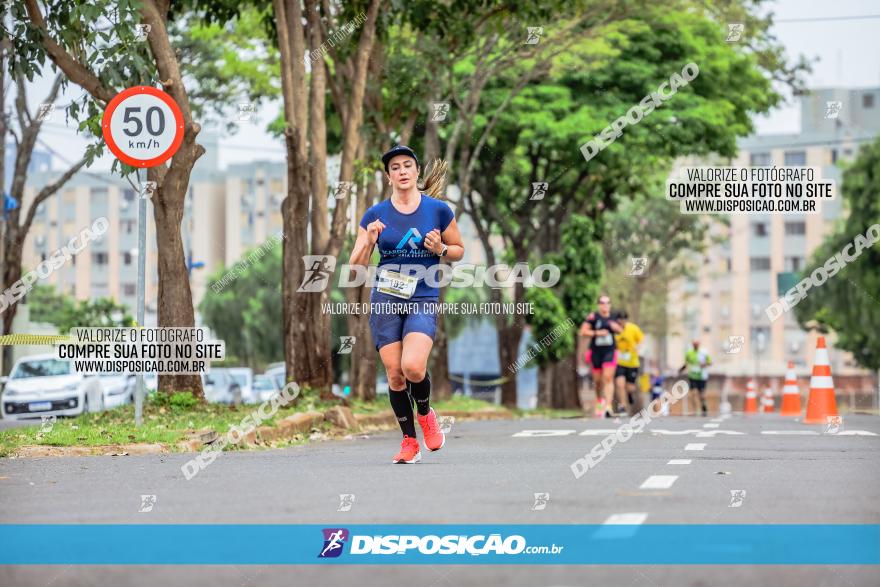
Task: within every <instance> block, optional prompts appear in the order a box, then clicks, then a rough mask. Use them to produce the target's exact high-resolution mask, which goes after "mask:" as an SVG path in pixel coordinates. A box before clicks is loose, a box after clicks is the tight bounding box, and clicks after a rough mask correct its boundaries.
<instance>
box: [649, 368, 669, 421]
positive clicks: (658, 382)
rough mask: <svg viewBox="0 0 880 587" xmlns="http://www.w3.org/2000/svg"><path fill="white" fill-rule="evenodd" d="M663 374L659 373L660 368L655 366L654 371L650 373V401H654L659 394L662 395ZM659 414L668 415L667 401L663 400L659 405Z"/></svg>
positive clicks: (658, 397)
mask: <svg viewBox="0 0 880 587" xmlns="http://www.w3.org/2000/svg"><path fill="white" fill-rule="evenodd" d="M663 383H664V379H663V375H662V374H661V373H660V369H659V368H657V367H655V368H654V372H653V374H652V375H651V401H652V402H653V401H656V400H658V399H660V396H661V395H663ZM660 414H661V415H662V416H668V415H669V403H668V402H665V403H663V404H662V405H661V407H660Z"/></svg>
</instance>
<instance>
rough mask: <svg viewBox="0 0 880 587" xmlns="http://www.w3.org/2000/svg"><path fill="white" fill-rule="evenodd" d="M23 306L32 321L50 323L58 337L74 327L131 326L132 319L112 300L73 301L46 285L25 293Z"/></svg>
mask: <svg viewBox="0 0 880 587" xmlns="http://www.w3.org/2000/svg"><path fill="white" fill-rule="evenodd" d="M27 303H28V306H29V308H30V319H31V320H32V321H33V322H48V323H49V324H54V325H55V326H57V327H58V331H59V332H60V333H61V334H67V333H68V332H70V329H71V328H76V327H91V328H99V327H112V326H131V324H132V320H133V318H132V316H131V315H130V314H129V313H128V309H127V308H126V307H125V306H124V305H121V304H117V303H116V302H115V301H114V300H113V299H112V298H99V299H95V300H74V299H73V298H71V297H70V296H66V295H62V294H59V293H58V292H57V291H56V290H55V288H54V287H52V286H49V285H37V286H36V287H35V288H34V289H33V290H32V291H31V292H30V293H29V294H28V298H27Z"/></svg>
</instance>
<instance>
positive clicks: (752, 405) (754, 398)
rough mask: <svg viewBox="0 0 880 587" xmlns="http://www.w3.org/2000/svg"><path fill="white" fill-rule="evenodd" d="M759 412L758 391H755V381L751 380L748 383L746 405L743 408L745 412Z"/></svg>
mask: <svg viewBox="0 0 880 587" xmlns="http://www.w3.org/2000/svg"><path fill="white" fill-rule="evenodd" d="M757 412H758V393H757V392H756V391H755V381H754V380H753V379H750V380H749V383H748V385H746V405H745V407H744V408H743V413H745V414H756V413H757Z"/></svg>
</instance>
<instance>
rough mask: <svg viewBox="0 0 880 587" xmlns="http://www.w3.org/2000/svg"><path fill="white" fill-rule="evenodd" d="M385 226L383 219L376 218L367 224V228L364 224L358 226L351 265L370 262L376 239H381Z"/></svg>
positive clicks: (349, 261)
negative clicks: (380, 234) (380, 235)
mask: <svg viewBox="0 0 880 587" xmlns="http://www.w3.org/2000/svg"><path fill="white" fill-rule="evenodd" d="M384 228H385V225H384V224H383V223H382V221H381V220H374V221H373V222H371V223H369V224H368V225H367V228H366V229H365V228H363V227H362V226H359V227H358V235H357V240H356V241H355V243H354V248H353V249H352V251H351V257H350V258H349V260H348V264H349V265H363V266H365V267H366V266H367V265H369V264H370V257H371V256H372V254H373V247H375V246H376V241H377V240H378V239H379V233H381V232H382V229H384Z"/></svg>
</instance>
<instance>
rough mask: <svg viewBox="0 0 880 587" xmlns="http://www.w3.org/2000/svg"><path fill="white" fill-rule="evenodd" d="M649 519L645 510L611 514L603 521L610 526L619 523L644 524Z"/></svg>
mask: <svg viewBox="0 0 880 587" xmlns="http://www.w3.org/2000/svg"><path fill="white" fill-rule="evenodd" d="M647 519H648V514H647V513H645V512H629V513H625V514H611V515H610V516H608V519H607V520H605V521H604V522H602V523H603V524H605V525H609V526H613V525H617V524H644V523H645V520H647Z"/></svg>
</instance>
